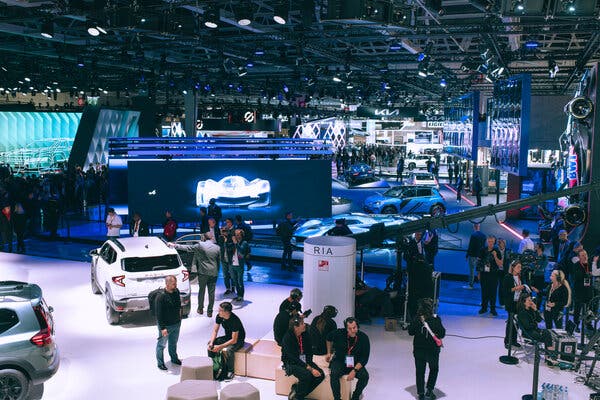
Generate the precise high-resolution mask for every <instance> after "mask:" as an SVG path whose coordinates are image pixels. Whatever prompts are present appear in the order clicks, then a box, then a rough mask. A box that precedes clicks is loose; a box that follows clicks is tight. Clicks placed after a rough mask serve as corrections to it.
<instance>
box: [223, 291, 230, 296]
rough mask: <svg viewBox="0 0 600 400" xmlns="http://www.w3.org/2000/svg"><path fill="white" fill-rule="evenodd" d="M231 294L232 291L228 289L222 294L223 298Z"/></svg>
mask: <svg viewBox="0 0 600 400" xmlns="http://www.w3.org/2000/svg"><path fill="white" fill-rule="evenodd" d="M231 293H232V291H231V290H230V289H227V290H226V291H225V293H223V296H227V295H228V294H231Z"/></svg>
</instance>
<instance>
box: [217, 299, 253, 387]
mask: <svg viewBox="0 0 600 400" xmlns="http://www.w3.org/2000/svg"><path fill="white" fill-rule="evenodd" d="M231 310H232V306H231V303H230V302H228V301H225V302H223V303H221V304H219V314H218V315H217V318H216V320H215V326H214V328H213V332H212V335H211V337H210V341H209V342H208V356H209V357H214V356H215V354H217V353H219V352H221V354H222V355H223V357H224V358H225V363H226V365H227V379H233V371H234V368H233V367H234V364H233V363H234V361H235V358H234V354H235V352H236V351H238V350H239V349H241V348H242V347H244V339H246V331H245V330H244V326H243V325H242V321H241V320H240V319H239V317H238V316H237V315H235V314H234V313H233V312H232V311H231ZM221 326H223V329H224V330H225V335H224V336H219V337H217V333H218V332H219V328H220V327H221Z"/></svg>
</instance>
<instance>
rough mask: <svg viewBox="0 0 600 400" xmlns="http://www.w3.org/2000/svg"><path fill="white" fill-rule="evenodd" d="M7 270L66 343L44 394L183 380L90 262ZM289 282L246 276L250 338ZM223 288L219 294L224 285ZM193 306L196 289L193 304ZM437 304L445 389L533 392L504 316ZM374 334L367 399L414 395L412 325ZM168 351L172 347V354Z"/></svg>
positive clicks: (570, 381) (90, 393) (10, 261)
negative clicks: (112, 316)
mask: <svg viewBox="0 0 600 400" xmlns="http://www.w3.org/2000/svg"><path fill="white" fill-rule="evenodd" d="M0 279H2V280H6V279H19V280H24V281H29V282H35V283H38V284H39V285H40V286H41V287H42V288H43V290H44V296H45V298H46V300H47V301H48V303H49V304H50V305H52V306H53V307H54V309H55V312H54V316H55V321H56V340H57V342H58V345H59V346H60V350H61V359H62V361H61V366H60V370H59V371H58V373H57V374H56V375H55V376H54V377H53V378H52V379H51V380H50V381H48V382H47V383H46V387H45V393H44V399H50V400H75V399H77V400H80V399H86V400H94V399H115V400H117V399H148V400H152V399H164V398H165V393H166V388H167V387H168V386H169V385H171V384H173V383H176V382H178V381H179V376H178V374H179V371H178V368H173V367H172V366H170V364H169V367H170V371H169V372H168V373H165V372H162V371H160V370H158V369H157V368H156V361H155V359H154V346H155V339H156V335H157V332H156V327H155V325H154V324H153V321H152V320H151V319H150V318H149V316H147V315H140V316H137V317H134V318H131V319H130V320H129V322H126V323H125V324H124V325H121V326H109V325H108V324H107V323H106V320H105V317H104V309H103V301H102V298H101V297H100V296H95V295H93V294H92V293H91V290H90V284H89V266H88V265H87V264H84V263H79V262H70V261H57V260H50V259H45V258H37V257H28V256H20V255H12V254H4V253H3V254H1V255H0ZM289 289H290V288H289V287H286V286H277V285H258V284H252V283H250V284H248V286H247V291H246V298H247V299H248V300H249V301H248V302H247V303H246V304H245V305H244V306H243V307H242V308H240V309H239V310H236V313H237V314H238V315H239V316H240V318H241V319H242V321H243V322H244V325H245V326H246V330H247V335H248V337H256V338H261V337H263V336H269V335H272V332H271V327H272V321H273V318H274V316H275V313H276V309H277V307H278V305H279V303H280V302H281V300H282V299H283V298H284V297H285V296H286V295H287V293H289ZM222 292H223V289H222V287H220V288H218V294H220V293H222ZM195 308H196V299H195V297H194V303H193V309H194V310H195ZM440 313H441V316H442V319H443V321H444V324H445V325H446V328H447V332H448V334H449V335H461V336H469V337H487V338H484V339H476V340H470V339H463V338H458V337H452V336H450V337H447V338H446V339H445V341H444V343H445V347H444V349H443V351H442V355H441V366H440V375H439V379H438V385H437V394H438V398H446V399H449V400H454V399H461V400H463V399H490V400H491V399H520V398H521V395H523V394H525V393H528V392H529V393H530V392H531V377H532V370H533V367H532V365H531V359H530V358H531V357H525V356H524V355H522V354H519V357H520V359H521V362H520V363H519V364H518V365H516V366H506V365H503V364H500V363H499V362H498V356H500V355H501V354H503V353H505V350H504V347H503V342H502V338H501V336H502V335H503V333H504V320H503V316H502V314H503V313H501V316H500V317H497V318H491V317H489V316H488V317H480V316H478V315H477V309H476V308H475V307H466V306H460V307H457V306H446V305H444V304H442V306H441V309H440ZM211 327H212V321H211V320H209V319H208V318H207V317H205V316H199V315H197V314H192V316H191V317H190V318H189V319H187V320H184V322H183V325H182V331H181V337H180V341H179V355H180V357H182V358H183V357H187V356H191V355H204V354H205V344H206V342H207V340H208V338H209V334H210V329H211ZM362 329H363V330H364V331H365V332H366V333H367V334H368V335H369V336H370V338H371V349H372V351H371V359H370V361H369V364H368V369H369V372H370V375H371V380H370V382H369V385H368V387H367V389H366V391H365V396H364V398H365V399H413V398H415V392H416V390H415V384H414V363H413V359H412V342H411V339H410V337H409V336H408V334H407V333H406V332H405V331H401V330H399V331H397V332H385V331H384V329H383V326H382V324H381V323H379V324H374V325H370V326H363V327H362ZM165 357H166V359H167V360H168V356H167V355H165ZM576 377H577V376H576V374H575V373H574V372H563V371H560V370H554V369H549V368H547V367H546V366H545V365H543V366H542V367H541V369H540V385H541V383H542V382H552V383H557V384H561V385H567V386H568V387H569V395H570V396H569V399H576V400H583V399H587V398H588V395H589V393H591V390H590V389H588V388H587V387H585V386H583V385H582V384H580V383H575V378H576ZM236 380H240V381H241V380H244V381H246V380H247V381H248V382H250V383H252V384H253V385H255V386H256V387H258V388H259V389H260V391H261V399H283V398H284V397H282V396H277V395H275V394H274V393H275V391H274V387H275V385H274V382H271V381H263V380H258V379H247V378H236Z"/></svg>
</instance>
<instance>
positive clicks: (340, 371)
mask: <svg viewBox="0 0 600 400" xmlns="http://www.w3.org/2000/svg"><path fill="white" fill-rule="evenodd" d="M370 353H371V345H370V343H369V337H368V336H367V335H366V334H365V333H363V332H360V331H359V330H358V321H356V319H355V318H353V317H348V318H346V319H345V320H344V328H342V329H336V330H335V331H333V332H330V333H329V335H327V355H326V356H325V359H326V360H327V362H329V369H330V370H331V391H332V392H333V399H334V400H341V395H340V378H341V377H342V376H343V375H346V374H348V377H347V378H346V379H347V380H348V381H351V380H353V379H354V378H357V379H358V382H357V384H356V389H355V390H354V393H352V400H358V399H360V395H361V394H362V392H363V390H364V389H365V387H366V386H367V383H369V373H368V372H367V369H366V368H365V366H366V365H367V362H368V361H369V354H370Z"/></svg>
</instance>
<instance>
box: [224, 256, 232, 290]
mask: <svg viewBox="0 0 600 400" xmlns="http://www.w3.org/2000/svg"><path fill="white" fill-rule="evenodd" d="M222 265H223V283H224V284H225V288H226V289H227V290H229V289H231V264H229V263H226V262H223V263H222Z"/></svg>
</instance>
